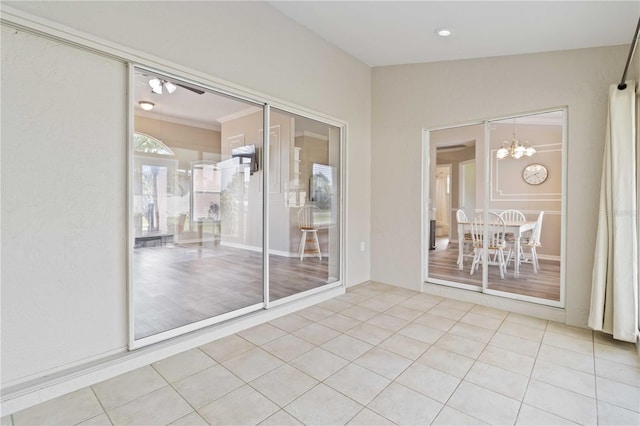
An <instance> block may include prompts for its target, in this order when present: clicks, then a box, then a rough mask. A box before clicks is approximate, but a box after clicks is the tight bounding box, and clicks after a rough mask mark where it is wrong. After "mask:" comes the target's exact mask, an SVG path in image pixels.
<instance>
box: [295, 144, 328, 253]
mask: <svg viewBox="0 0 640 426" xmlns="http://www.w3.org/2000/svg"><path fill="white" fill-rule="evenodd" d="M295 146H296V147H298V148H301V150H300V185H301V186H302V187H303V188H305V191H306V193H307V199H308V198H309V188H310V186H309V185H310V183H309V180H310V179H311V174H312V169H313V163H318V164H329V141H328V140H322V139H318V138H316V137H313V136H307V135H305V136H298V137H296V138H295ZM290 214H291V225H292V226H291V240H290V244H289V247H290V248H289V250H290V251H291V253H296V252H297V251H298V250H299V247H300V231H299V230H298V226H297V215H298V209H291V212H290ZM318 240H319V241H320V250H321V251H322V253H323V254H325V253H328V251H329V241H328V232H327V231H326V230H321V231H319V232H318Z"/></svg>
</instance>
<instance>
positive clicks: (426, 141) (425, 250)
mask: <svg viewBox="0 0 640 426" xmlns="http://www.w3.org/2000/svg"><path fill="white" fill-rule="evenodd" d="M553 111H562V112H563V123H562V124H563V125H562V183H561V193H562V195H561V208H560V211H561V221H560V227H561V230H560V233H561V240H560V241H561V242H560V300H559V301H553V300H547V299H541V298H537V297H531V296H525V295H520V294H515V293H508V292H504V291H498V290H492V289H490V288H487V286H488V268H487V265H484V267H483V277H482V287H481V288H480V287H477V286H473V285H469V284H462V283H457V282H453V281H446V280H441V279H434V278H428V277H429V268H428V256H429V246H428V243H429V235H428V230H429V227H428V226H426V221H425V220H423V224H422V228H423V231H422V256H421V262H422V274H423V277H422V286H423V287H422V288H423V291H424V286H425V285H426V284H442V285H446V286H449V287H455V288H459V289H464V290H472V291H475V292H482V293H484V294H487V295H492V296H499V297H503V298H508V299H514V300H519V301H523V302H532V303H536V304H539V305H546V306H550V307H555V308H564V307H565V305H566V269H567V267H566V244H567V242H566V234H567V224H566V217H567V215H566V211H567V152H568V148H567V117H568V111H567V107H566V106H563V107H557V108H548V109H544V110H536V111H531V112H523V113H515V114H510V115H507V116H502V117H493V118H488V119H485V120H482V121H476V122H469V123H463V124H455V125H450V126H442V127H433V128H428V129H423V159H422V160H423V161H422V167H423V171H422V186H423V191H422V203H421V204H422V208H423V212H422V217H423V218H425V217H427V218H428V215H427V216H426V214H427V213H428V212H429V211H430V208H431V206H430V205H429V204H430V203H429V200H430V196H431V194H430V184H429V183H428V182H427V181H426V180H425V176H430V173H431V170H432V167H434V166H435V165H436V155H435V146H431V143H430V137H429V134H430V132H433V131H437V130H446V129H453V128H458V127H465V126H473V125H478V124H483V125H484V127H485V132H484V136H485V138H484V139H485V141H488V140H490V125H491V122H493V121H499V120H506V119H509V118H517V117H521V116H527V115H535V114H543V113H547V112H553ZM490 152H491V149H490V144H489V143H485V144H484V158H483V160H484V161H485V171H486V172H485V174H484V185H485V191H484V199H483V205H485V206H488V205H489V198H490V192H489V191H488V190H486V189H487V188H490V183H491V182H490V179H491V176H490V173H488V171H489V170H490V161H491V158H490V155H489V154H490ZM477 160H478V159H477V158H476V161H477ZM484 214H485V216H486V217H485V221H486V220H487V219H488V215H489V210H488V209H484ZM484 259H485V262H486V260H487V256H484Z"/></svg>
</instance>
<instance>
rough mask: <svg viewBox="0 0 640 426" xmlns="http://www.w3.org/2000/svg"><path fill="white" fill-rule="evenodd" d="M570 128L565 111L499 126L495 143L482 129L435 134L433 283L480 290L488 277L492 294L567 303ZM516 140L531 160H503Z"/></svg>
mask: <svg viewBox="0 0 640 426" xmlns="http://www.w3.org/2000/svg"><path fill="white" fill-rule="evenodd" d="M563 123H564V119H563V112H562V111H552V112H547V113H541V114H533V115H528V116H520V117H515V118H508V119H504V120H498V121H492V122H490V123H489V124H488V126H489V140H488V141H485V126H484V125H483V124H478V125H470V126H461V127H456V128H450V129H443V130H437V131H432V132H430V134H429V142H430V147H429V148H430V151H429V152H430V155H429V158H430V164H429V170H430V172H429V173H428V181H427V182H426V184H427V185H428V186H429V211H428V213H429V217H428V218H426V220H427V221H428V226H427V229H428V236H429V250H428V253H427V280H428V281H431V282H436V283H442V284H451V285H454V286H458V287H463V288H468V289H475V290H480V289H481V288H482V285H483V280H485V278H484V274H485V273H486V276H487V278H486V288H487V289H488V290H490V291H497V292H500V293H499V294H501V295H509V296H510V297H516V298H520V299H523V300H530V301H535V302H541V303H550V302H556V303H557V302H560V292H561V281H560V269H561V265H560V255H561V235H562V229H561V210H562V203H561V200H562V163H563V159H562V152H563V149H562V143H563ZM514 135H517V137H518V138H521V139H522V140H523V141H527V142H526V144H527V146H530V147H532V148H533V149H532V150H530V151H529V152H530V153H531V155H530V156H529V155H514V156H511V155H502V154H503V152H501V151H500V150H501V149H502V148H503V146H504V145H505V141H507V143H510V142H509V141H513V140H514V139H515V138H516V136H514ZM523 143H524V142H523ZM519 144H520V143H519ZM487 145H488V146H487ZM514 152H515V150H514ZM487 156H488V158H487ZM487 160H488V161H487ZM485 164H488V165H489V167H488V169H487V168H486V167H485ZM487 180H488V182H489V184H488V185H485V181H487ZM498 223H500V224H502V223H504V225H503V226H504V231H501V232H498V231H496V230H495V229H494V227H495V226H496V224H498ZM501 226H502V225H501ZM502 233H504V237H500V238H497V239H496V236H497V235H499V234H500V235H501V234H502ZM474 259H475V260H476V264H474V262H473V261H474Z"/></svg>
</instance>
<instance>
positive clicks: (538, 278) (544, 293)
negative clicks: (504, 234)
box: [427, 239, 560, 301]
mask: <svg viewBox="0 0 640 426" xmlns="http://www.w3.org/2000/svg"><path fill="white" fill-rule="evenodd" d="M457 259H458V245H457V244H455V243H448V240H446V239H441V240H438V241H437V243H436V249H435V250H430V251H429V256H428V259H427V262H428V278H432V279H433V278H436V279H440V280H446V281H452V282H456V283H462V284H468V285H473V286H478V287H482V267H480V268H478V270H476V271H475V273H474V274H473V275H470V274H469V271H470V269H471V260H472V258H470V257H465V259H464V268H463V270H460V269H458V265H457V264H456V261H457ZM540 269H541V270H540V271H538V273H537V274H534V273H533V265H531V264H530V263H523V264H521V265H520V275H519V276H518V278H514V276H513V262H511V263H510V264H509V268H508V269H507V274H506V275H505V277H504V279H501V278H500V273H499V271H498V267H497V266H491V265H490V266H489V288H490V289H493V290H500V291H506V292H509V293H515V294H521V295H526V296H532V297H538V298H542V299H548V300H554V301H559V300H560V262H558V261H552V260H543V259H540Z"/></svg>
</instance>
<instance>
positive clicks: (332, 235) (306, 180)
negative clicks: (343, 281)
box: [269, 108, 340, 302]
mask: <svg viewBox="0 0 640 426" xmlns="http://www.w3.org/2000/svg"><path fill="white" fill-rule="evenodd" d="M270 132H271V135H270V137H269V144H270V154H269V156H270V161H269V167H271V170H272V173H270V174H269V254H270V255H269V299H270V300H271V301H274V302H278V301H282V300H286V299H289V298H290V296H292V295H296V294H299V293H304V292H311V291H313V290H315V289H318V288H320V287H323V286H325V285H327V284H334V283H336V282H338V281H339V277H340V176H339V170H340V128H338V127H336V126H332V125H329V124H327V123H323V122H320V121H317V120H312V119H310V118H307V117H303V116H300V115H295V114H291V113H287V112H285V111H282V110H277V109H273V108H272V109H271V130H270ZM287 141H289V142H290V143H288V144H286V142H287ZM278 153H279V154H278ZM276 155H277V156H276ZM284 165H286V166H284Z"/></svg>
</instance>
